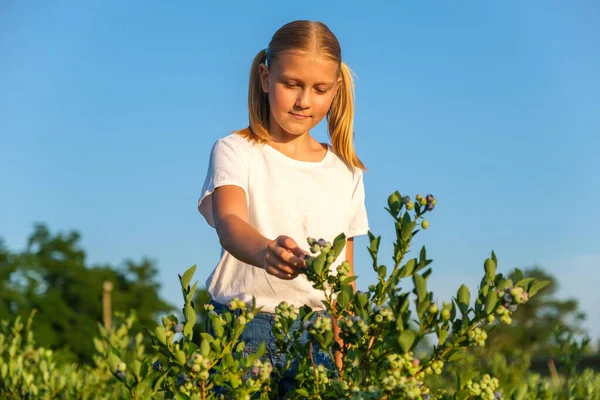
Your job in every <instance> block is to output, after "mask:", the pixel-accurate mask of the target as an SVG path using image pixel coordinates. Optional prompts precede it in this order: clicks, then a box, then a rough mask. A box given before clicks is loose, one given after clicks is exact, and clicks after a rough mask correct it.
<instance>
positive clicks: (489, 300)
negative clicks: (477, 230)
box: [485, 289, 498, 314]
mask: <svg viewBox="0 0 600 400" xmlns="http://www.w3.org/2000/svg"><path fill="white" fill-rule="evenodd" d="M496 303H498V293H497V292H496V289H492V290H490V291H489V292H488V294H487V296H486V297H485V313H486V314H491V313H493V312H494V310H495V309H496Z"/></svg>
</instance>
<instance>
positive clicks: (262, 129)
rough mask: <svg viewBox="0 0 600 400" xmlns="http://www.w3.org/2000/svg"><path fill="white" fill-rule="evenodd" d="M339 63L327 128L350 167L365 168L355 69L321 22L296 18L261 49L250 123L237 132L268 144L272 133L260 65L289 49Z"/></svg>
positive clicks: (254, 69)
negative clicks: (357, 146) (357, 134)
mask: <svg viewBox="0 0 600 400" xmlns="http://www.w3.org/2000/svg"><path fill="white" fill-rule="evenodd" d="M315 42H316V48H318V49H319V52H320V53H321V54H322V55H323V56H325V57H328V58H330V59H332V60H334V61H336V62H337V63H339V73H340V77H341V78H342V80H341V84H340V85H339V87H338V89H337V92H336V93H335V95H334V97H333V101H332V103H331V107H330V109H329V112H328V113H327V128H328V129H327V130H328V134H329V139H330V140H331V147H332V149H333V151H334V152H335V153H336V154H337V155H338V156H339V157H340V158H341V159H342V160H343V161H344V163H345V164H346V165H347V166H348V167H350V168H359V169H361V170H363V171H364V170H366V168H365V166H364V164H363V163H362V161H360V159H359V158H358V156H357V155H356V151H355V150H354V143H353V139H354V81H353V79H352V71H351V70H350V68H348V66H347V65H346V64H345V63H344V62H343V61H342V50H341V48H340V44H339V42H338V40H337V38H336V37H335V35H334V34H333V33H332V32H331V31H330V30H329V28H328V27H327V26H326V25H325V24H323V23H322V22H312V21H293V22H290V23H288V24H286V25H284V26H282V27H281V28H280V29H279V30H278V31H277V32H275V34H274V35H273V38H272V39H271V42H270V43H269V46H268V47H267V48H266V49H263V50H261V51H259V52H258V54H257V55H256V57H254V60H253V61H252V66H251V68H250V82H249V86H248V113H249V123H250V124H249V126H248V127H247V128H245V129H242V130H239V131H237V132H236V133H237V134H239V135H241V136H244V137H246V138H248V139H250V140H253V141H255V142H258V143H266V142H268V141H269V140H270V139H271V136H270V135H269V113H270V106H269V97H268V94H267V93H265V92H263V90H262V85H261V81H260V65H261V64H266V65H267V67H269V68H271V67H272V66H273V65H274V63H275V62H276V60H277V56H278V55H279V53H281V52H283V51H286V50H312V49H314V48H315Z"/></svg>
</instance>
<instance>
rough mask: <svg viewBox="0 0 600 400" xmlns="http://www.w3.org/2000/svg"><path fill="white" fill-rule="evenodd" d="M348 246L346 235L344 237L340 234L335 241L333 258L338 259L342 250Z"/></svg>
mask: <svg viewBox="0 0 600 400" xmlns="http://www.w3.org/2000/svg"><path fill="white" fill-rule="evenodd" d="M345 245H346V235H344V234H343V233H340V234H339V235H338V237H336V238H335V239H334V240H333V252H334V254H333V258H334V259H337V258H338V256H339V255H340V253H341V252H342V249H343V248H344V246H345Z"/></svg>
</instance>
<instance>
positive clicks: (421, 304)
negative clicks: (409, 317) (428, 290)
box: [417, 298, 430, 318]
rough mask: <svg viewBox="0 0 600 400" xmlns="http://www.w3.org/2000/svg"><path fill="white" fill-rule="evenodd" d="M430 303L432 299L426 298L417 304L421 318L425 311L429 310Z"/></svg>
mask: <svg viewBox="0 0 600 400" xmlns="http://www.w3.org/2000/svg"><path fill="white" fill-rule="evenodd" d="M429 305H430V301H429V299H428V298H425V299H424V300H423V301H420V302H419V303H418V305H417V315H418V316H419V318H421V317H422V316H423V314H424V313H425V310H427V309H428V308H429Z"/></svg>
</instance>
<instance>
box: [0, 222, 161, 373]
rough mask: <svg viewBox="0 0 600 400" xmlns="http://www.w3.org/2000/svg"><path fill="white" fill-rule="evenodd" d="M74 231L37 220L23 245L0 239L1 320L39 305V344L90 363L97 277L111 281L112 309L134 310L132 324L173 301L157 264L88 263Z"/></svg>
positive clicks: (144, 322) (151, 318)
mask: <svg viewBox="0 0 600 400" xmlns="http://www.w3.org/2000/svg"><path fill="white" fill-rule="evenodd" d="M79 243H80V236H79V234H78V233H76V232H70V233H68V234H62V233H59V234H55V235H52V234H51V233H50V232H49V231H48V229H47V228H46V227H45V226H43V225H37V226H36V227H35V230H34V232H33V233H32V234H31V236H30V237H29V239H28V242H27V246H26V248H25V250H23V251H22V252H19V253H15V252H10V251H9V250H8V249H7V248H5V247H4V246H3V245H2V244H1V242H0V320H5V319H7V320H14V318H15V317H17V316H21V317H22V318H24V317H26V316H27V314H28V313H29V312H30V310H32V309H37V310H39V313H38V316H37V318H36V323H35V324H34V325H33V326H32V329H33V332H34V333H35V337H36V338H37V340H38V341H39V342H40V344H41V345H42V346H44V347H48V348H53V349H56V350H57V357H59V358H61V359H68V360H69V361H75V360H78V361H81V362H84V363H86V364H89V365H93V354H94V346H93V343H92V342H91V340H90V338H91V337H93V336H94V335H95V334H96V327H97V323H98V322H100V321H101V320H102V282H104V281H106V280H108V281H111V282H112V283H113V285H114V288H115V290H114V291H113V292H112V307H113V310H115V311H121V312H127V311H128V310H130V309H133V310H135V311H136V315H137V321H138V322H137V323H136V326H134V327H132V329H133V330H134V331H136V332H140V331H141V330H142V327H149V326H153V325H156V322H155V321H156V318H157V313H164V312H168V311H170V310H171V309H172V307H171V306H170V305H169V304H167V303H166V302H164V301H163V300H162V299H161V298H160V297H159V296H158V291H159V289H160V285H159V284H157V283H156V282H155V278H156V275H157V269H156V266H155V265H154V264H153V263H152V262H151V261H149V260H142V261H141V262H139V263H137V262H134V261H131V260H126V261H125V263H124V265H123V266H122V267H121V268H119V269H117V268H113V267H111V266H109V265H103V266H90V265H88V264H87V263H86V260H85V258H86V256H85V252H84V251H83V249H82V248H81V247H80V244H79Z"/></svg>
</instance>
